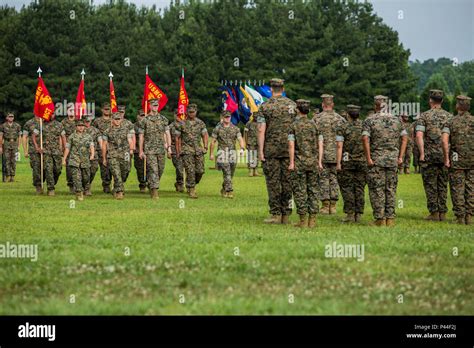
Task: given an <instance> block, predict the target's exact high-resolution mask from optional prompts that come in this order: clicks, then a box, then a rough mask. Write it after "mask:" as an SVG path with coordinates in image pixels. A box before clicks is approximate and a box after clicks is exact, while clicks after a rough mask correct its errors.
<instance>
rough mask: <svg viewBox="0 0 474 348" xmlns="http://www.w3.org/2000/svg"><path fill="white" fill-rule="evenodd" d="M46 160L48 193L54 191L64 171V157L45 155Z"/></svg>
mask: <svg viewBox="0 0 474 348" xmlns="http://www.w3.org/2000/svg"><path fill="white" fill-rule="evenodd" d="M43 159H44V176H45V180H46V185H47V187H48V191H53V190H54V187H55V186H56V184H57V183H58V179H59V176H60V175H61V171H62V168H63V167H62V160H63V158H62V156H61V155H49V154H45V155H44V156H43Z"/></svg>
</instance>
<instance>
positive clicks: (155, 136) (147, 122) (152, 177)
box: [138, 99, 171, 199]
mask: <svg viewBox="0 0 474 348" xmlns="http://www.w3.org/2000/svg"><path fill="white" fill-rule="evenodd" d="M158 105H159V102H158V99H152V100H150V108H151V112H150V114H148V116H146V117H145V118H144V119H143V120H142V121H141V122H140V124H139V129H138V132H139V143H140V146H139V153H140V155H139V156H140V158H141V159H146V178H147V183H148V189H149V190H150V196H151V198H152V199H158V189H159V188H160V179H161V176H162V175H163V171H164V170H165V155H166V153H168V155H169V157H171V136H170V129H169V126H168V123H169V122H168V119H167V118H166V117H164V116H163V115H161V114H159V113H158Z"/></svg>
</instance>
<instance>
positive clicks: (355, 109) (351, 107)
mask: <svg viewBox="0 0 474 348" xmlns="http://www.w3.org/2000/svg"><path fill="white" fill-rule="evenodd" d="M346 110H347V112H358V111H360V106H359V105H354V104H349V105H347V106H346Z"/></svg>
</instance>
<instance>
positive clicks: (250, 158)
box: [247, 146, 258, 169]
mask: <svg viewBox="0 0 474 348" xmlns="http://www.w3.org/2000/svg"><path fill="white" fill-rule="evenodd" d="M257 167H258V146H247V168H248V169H254V168H257Z"/></svg>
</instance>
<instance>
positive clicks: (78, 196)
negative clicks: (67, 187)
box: [76, 192, 84, 202]
mask: <svg viewBox="0 0 474 348" xmlns="http://www.w3.org/2000/svg"><path fill="white" fill-rule="evenodd" d="M76 198H77V200H78V201H81V202H82V201H83V200H84V195H83V193H82V192H77V193H76Z"/></svg>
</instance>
